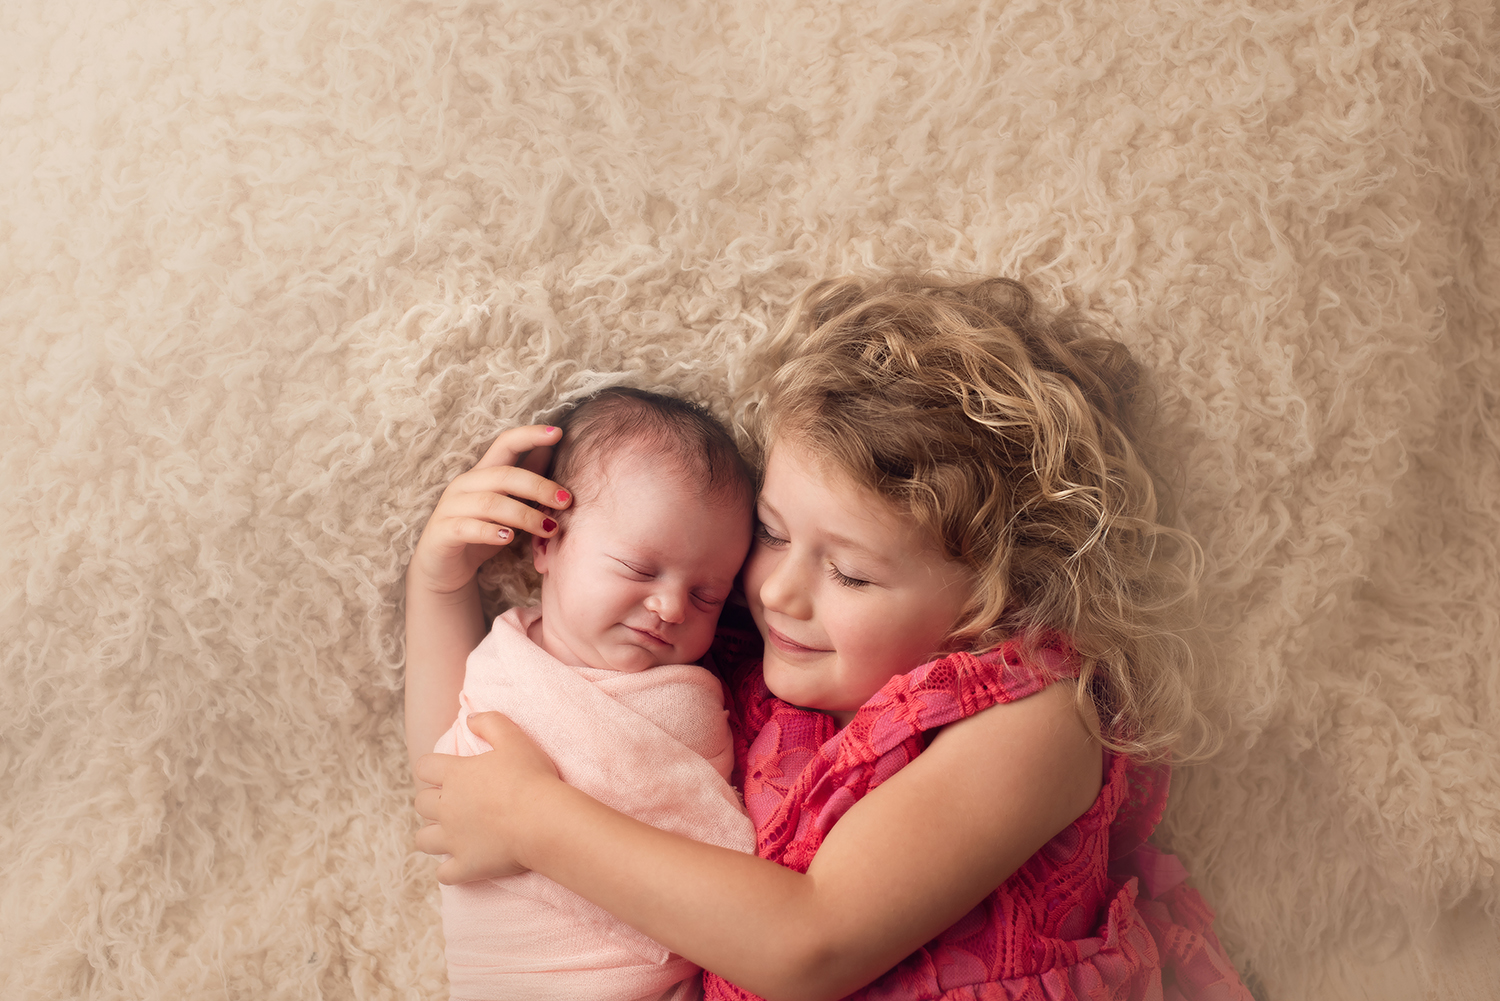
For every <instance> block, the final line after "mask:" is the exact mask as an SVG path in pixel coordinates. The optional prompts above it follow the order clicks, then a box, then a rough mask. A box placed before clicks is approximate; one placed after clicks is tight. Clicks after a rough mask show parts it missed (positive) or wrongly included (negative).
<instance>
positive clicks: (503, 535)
mask: <svg viewBox="0 0 1500 1001" xmlns="http://www.w3.org/2000/svg"><path fill="white" fill-rule="evenodd" d="M497 534H498V535H499V536H500V541H501V542H509V541H510V529H508V528H502V529H500V530H499V532H498V533H497Z"/></svg>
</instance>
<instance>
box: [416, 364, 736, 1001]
mask: <svg viewBox="0 0 1500 1001" xmlns="http://www.w3.org/2000/svg"><path fill="white" fill-rule="evenodd" d="M560 426H561V427H562V429H563V433H562V437H561V440H560V444H559V445H558V447H557V449H556V451H555V454H554V456H553V462H552V469H551V473H550V476H551V479H552V480H554V481H556V482H558V483H562V484H565V485H566V486H567V487H568V488H570V489H571V490H572V498H571V499H572V505H571V507H570V508H568V509H567V510H561V511H555V512H549V513H555V514H556V519H555V521H554V520H553V519H552V518H551V517H549V518H548V519H546V520H545V521H544V522H543V529H544V531H551V532H553V533H554V534H552V535H551V537H550V538H549V537H546V536H545V535H541V534H538V535H536V536H534V537H533V539H532V559H533V561H534V563H535V566H536V569H537V571H538V572H539V573H540V574H541V577H542V591H541V603H540V604H539V605H538V606H536V607H533V608H525V609H511V610H510V611H508V612H506V613H505V614H503V615H502V616H500V617H499V618H498V619H496V620H495V623H494V625H493V628H492V629H491V630H490V632H489V634H488V635H487V636H486V637H485V638H484V640H483V641H482V642H480V644H479V645H478V647H477V648H475V649H474V651H473V652H472V653H471V654H470V655H469V657H468V661H467V664H466V666H465V671H464V676H463V689H462V692H461V694H460V696H459V700H458V706H457V707H456V708H457V709H458V718H457V720H456V721H455V722H454V723H453V725H452V726H451V727H450V728H449V729H448V731H447V732H446V733H444V734H443V736H442V737H441V738H440V739H439V740H438V741H437V744H436V747H435V748H434V749H435V750H436V751H438V752H440V753H447V754H459V755H469V754H478V753H482V752H484V751H487V750H489V745H488V744H486V743H485V742H484V741H483V740H481V739H480V738H478V737H476V736H475V735H474V734H473V733H471V732H470V731H469V730H468V728H467V726H466V725H465V723H464V720H465V718H466V717H467V716H468V714H470V713H475V712H481V711H485V710H498V711H500V712H503V713H505V714H506V715H507V716H509V717H510V718H511V719H512V720H513V721H514V722H516V723H517V724H518V725H519V726H520V727H521V728H522V729H523V730H525V731H526V733H527V734H528V735H529V736H531V737H532V739H533V740H535V741H536V742H537V743H538V744H539V745H540V746H541V748H542V749H543V750H544V751H546V752H547V754H548V755H549V756H550V757H551V758H552V760H553V762H554V764H555V765H556V766H557V769H558V772H559V774H560V775H561V777H562V778H563V780H564V781H566V782H568V783H570V784H572V785H574V786H576V787H578V788H580V789H582V790H584V791H585V792H587V793H589V794H590V795H591V796H593V797H595V798H596V799H599V800H601V801H602V802H604V803H606V804H608V805H610V806H612V807H614V808H615V809H617V810H619V811H621V812H622V813H626V814H629V815H631V816H634V817H636V818H638V819H640V820H643V821H645V822H647V823H650V824H652V825H654V826H656V827H660V828H663V829H666V830H670V831H674V832H676V833H679V834H683V835H686V836H688V837H692V838H695V839H697V840H700V841H706V842H710V843H713V844H718V845H721V846H724V847H727V848H733V849H736V850H739V851H744V852H753V851H754V847H755V845H754V837H753V833H752V830H751V825H750V822H749V821H748V819H746V817H745V816H744V813H743V810H742V808H741V805H740V801H739V797H738V795H737V794H736V792H735V790H734V788H733V787H732V786H731V785H730V784H729V781H728V780H729V773H730V770H731V768H732V767H733V763H734V752H733V746H732V744H731V740H730V734H729V726H728V722H727V718H726V713H725V709H724V700H723V694H724V693H723V687H722V686H721V684H720V683H719V681H718V679H717V678H716V677H715V676H714V675H713V674H711V673H710V672H708V671H707V670H705V669H703V668H701V667H697V666H694V664H693V663H692V662H693V661H696V660H697V659H699V658H700V657H702V656H703V655H704V653H706V652H707V650H708V647H709V643H710V641H711V640H712V639H713V635H714V629H715V626H716V624H717V622H718V618H719V611H720V609H721V608H722V607H723V605H724V602H725V601H726V599H728V597H729V592H730V589H731V588H732V587H733V585H734V579H735V576H736V574H737V573H738V572H739V568H740V564H741V563H742V562H743V560H744V558H745V554H746V551H747V550H748V548H749V545H750V533H751V518H752V515H751V511H752V505H753V500H754V498H753V486H752V483H751V478H750V474H749V471H748V469H747V467H746V466H745V464H744V462H743V460H742V459H741V457H740V455H739V453H738V451H737V450H736V449H735V447H734V443H733V441H732V439H731V438H730V437H729V435H728V434H727V432H725V430H724V429H723V427H722V426H721V425H720V424H719V423H718V422H717V421H716V420H714V419H713V418H712V417H711V416H710V415H709V414H707V413H706V412H705V411H702V410H701V409H699V408H697V407H694V406H691V405H689V404H686V403H684V402H682V401H679V400H674V399H671V398H668V397H662V396H658V395H655V394H648V393H642V392H639V391H635V390H625V389H611V390H604V391H602V392H600V393H598V394H595V395H594V396H592V397H590V398H589V399H588V400H586V401H585V402H583V403H582V404H580V405H579V406H577V407H576V408H575V409H574V410H572V411H571V412H570V413H569V414H568V415H567V417H565V418H564V419H563V421H562V422H561V424H560ZM481 465H483V463H481ZM455 482H457V481H455ZM441 506H442V505H441V504H440V508H441ZM436 517H437V516H436V514H435V515H434V520H436ZM429 530H431V529H429ZM499 531H501V532H503V531H504V530H499ZM502 537H504V536H503V535H502ZM414 562H415V561H414ZM408 614H409V615H410V614H411V613H410V611H409V612H408ZM409 631H410V629H409ZM414 680H415V679H414V678H413V677H411V675H410V673H409V676H408V682H407V684H408V687H409V688H410V686H411V685H412V684H413V682H414ZM411 696H412V693H411V692H410V691H409V692H408V700H409V702H408V704H409V707H410V699H411ZM409 715H410V711H409ZM443 931H444V935H445V937H446V940H447V961H448V977H449V985H450V991H451V993H452V996H453V997H454V998H456V999H498V998H529V999H575V998H589V999H611V998H618V999H622V1001H623V999H636V998H641V999H657V998H670V999H674V1001H682V999H691V998H695V997H697V996H698V994H699V991H700V988H699V976H698V968H697V967H696V966H694V965H693V964H691V963H689V962H688V961H687V960H684V959H682V958H681V957H678V956H676V955H673V954H671V953H670V952H668V950H666V949H665V948H663V947H662V946H660V945H658V944H657V943H656V942H654V941H653V940H651V939H650V938H647V937H646V936H645V935H642V934H641V933H639V932H637V931H635V930H634V929H632V928H630V927H628V926H626V925H624V924H621V923H620V922H619V921H617V920H616V919H615V918H613V917H611V916H610V915H609V914H607V913H606V912H604V911H603V910H601V909H599V908H598V907H596V906H594V905H593V904H591V903H589V902H588V901H586V900H584V899H583V898H582V897H579V896H577V895H576V894H574V893H572V892H571V891H568V890H566V889H564V888H562V887H560V886H558V885H557V884H555V883H553V882H551V881H550V880H547V879H545V878H543V877H541V876H537V875H535V874H531V873H524V874H522V875H519V876H513V877H508V878H505V879H498V880H486V881H480V882H476V883H464V884H459V885H456V886H444V887H443Z"/></svg>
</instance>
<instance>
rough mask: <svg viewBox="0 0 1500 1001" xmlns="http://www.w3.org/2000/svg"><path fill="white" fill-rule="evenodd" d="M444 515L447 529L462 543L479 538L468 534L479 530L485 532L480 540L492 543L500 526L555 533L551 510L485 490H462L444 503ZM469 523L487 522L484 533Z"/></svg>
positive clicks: (546, 533) (538, 533)
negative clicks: (447, 524)
mask: <svg viewBox="0 0 1500 1001" xmlns="http://www.w3.org/2000/svg"><path fill="white" fill-rule="evenodd" d="M443 515H444V517H445V519H446V520H447V521H448V523H449V526H450V527H449V531H450V532H452V533H453V534H454V536H455V537H461V538H462V539H463V541H464V542H475V541H479V540H476V539H474V538H471V537H470V533H471V532H472V531H479V532H480V534H481V535H484V539H483V540H482V541H484V542H488V543H492V544H493V543H494V541H495V539H496V538H497V537H498V536H497V534H496V533H497V531H498V530H499V529H501V528H509V529H515V530H517V531H522V532H530V533H531V534H532V535H540V536H544V537H549V538H550V537H551V536H552V535H554V534H555V533H556V532H557V520H556V519H555V518H553V517H552V513H551V512H548V511H539V510H537V509H536V508H534V507H530V506H528V505H526V504H522V503H521V502H520V501H518V500H516V499H515V498H514V497H508V496H506V495H505V494H500V493H491V492H488V491H476V492H473V493H464V494H460V495H458V496H457V497H454V498H453V499H452V500H450V501H449V502H448V503H447V505H446V506H445V508H444V511H443ZM469 522H484V523H488V525H489V530H488V532H485V531H483V530H480V529H473V528H471V527H470V526H469V524H468V523H469Z"/></svg>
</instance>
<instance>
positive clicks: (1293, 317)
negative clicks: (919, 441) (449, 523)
mask: <svg viewBox="0 0 1500 1001" xmlns="http://www.w3.org/2000/svg"><path fill="white" fill-rule="evenodd" d="M1497 52H1500V18H1497V15H1496V11H1495V8H1494V5H1493V4H1492V3H1488V2H1484V0H1453V2H1436V3H1433V2H1423V3H1416V2H1403V0H1394V2H1388V3H1380V4H1360V3H1354V2H1352V0H1350V2H1335V0H1329V2H1307V3H1289V2H1276V0H1268V2H1264V3H1253V4H1252V3H1250V2H1247V0H1223V2H1214V3H1208V4H1201V5H1179V4H1171V3H1147V2H1137V0H1125V2H1120V3H1114V2H1110V3H1105V2H1102V0H1099V2H1090V0H1082V2H1070V0H1063V2H1061V3H1048V4H1038V3H1030V2H1016V3H988V2H978V3H976V2H973V0H964V2H948V0H936V2H917V0H890V2H879V3H877V2H873V0H870V2H866V0H848V2H833V0H817V2H814V3H812V4H808V3H792V2H784V0H764V2H761V3H751V2H741V3H734V2H722V3H720V2H709V3H705V4H683V5H673V4H665V3H657V2H651V0H635V2H632V0H620V2H612V3H610V2H587V0H586V2H581V3H578V4H571V5H562V6H559V5H555V4H541V3H510V2H503V0H502V2H495V3H468V2H458V0H454V2H439V0H432V2H406V3H388V4H370V3H358V2H353V0H311V2H308V3H293V2H290V0H265V2H260V3H250V2H241V3H231V2H217V0H216V2H210V0H180V2H176V3H171V4H163V3H145V2H111V0H105V2H98V3H94V2H89V3H84V2H79V0H75V2H72V3H65V2H57V0H47V2H45V3H43V2H41V0H15V2H8V3H6V4H5V5H4V6H3V8H0V54H3V58H0V74H3V86H0V182H3V183H0V202H3V213H0V325H3V326H0V329H3V331H4V361H5V364H4V367H3V369H0V442H3V457H0V491H3V497H4V504H3V508H0V516H3V519H4V535H3V538H4V540H5V544H4V546H3V547H0V610H3V628H4V634H3V635H4V640H3V648H0V649H3V660H0V726H3V737H0V873H3V878H0V941H3V942H4V947H3V950H0V951H3V957H0V992H3V994H4V996H5V997H6V998H10V999H43V998H47V999H53V998H99V999H104V998H109V999H116V998H119V999H124V998H132V999H146V998H150V999H168V998H171V999H176V998H256V999H272V998H289V999H290V998H299V999H300V998H308V997H324V998H386V997H415V996H421V997H441V996H443V995H444V992H445V990H446V988H445V984H444V982H443V972H442V970H443V966H442V941H441V934H440V931H439V926H438V912H437V886H436V883H435V882H434V880H433V876H432V872H433V869H434V864H433V862H432V860H430V859H428V858H427V857H425V856H421V855H418V854H415V853H414V852H413V850H412V847H411V838H412V834H413V832H414V830H415V815H414V814H413V812H412V811H411V809H410V791H409V787H408V783H407V778H406V770H405V759H404V751H403V745H402V736H401V718H400V704H401V701H400V693H401V665H402V629H401V608H400V601H401V593H402V592H401V579H402V573H403V570H404V567H405V564H406V560H407V558H408V556H409V554H410V552H411V550H412V547H413V545H414V543H415V541H416V538H417V535H418V533H419V532H420V529H421V527H422V524H423V522H424V520H425V519H426V517H427V515H428V513H429V512H430V511H431V509H432V506H433V504H434V503H435V501H436V499H437V496H438V494H439V493H440V491H441V489H442V487H443V485H444V484H446V482H447V481H448V480H449V479H450V478H451V477H452V476H454V475H455V474H456V473H458V472H459V471H461V470H462V469H464V468H466V467H467V466H468V465H469V464H470V463H471V462H472V461H473V459H474V458H475V457H476V456H477V455H478V454H479V453H480V451H481V450H482V449H483V447H484V446H485V444H486V443H487V442H488V441H489V439H490V438H491V437H492V436H493V435H494V434H495V432H496V431H497V430H498V429H499V428H501V427H504V426H506V425H509V424H514V423H517V422H524V421H529V420H531V419H533V417H535V416H538V415H543V414H545V413H547V412H548V411H549V409H550V408H552V407H553V406H555V405H556V404H557V403H558V402H559V401H561V400H563V399H565V398H568V397H570V396H573V395H576V394H579V393H582V392H584V391H586V390H588V389H590V388H592V387H595V386H597V385H599V384H601V383H604V382H613V381H617V380H630V381H633V382H635V383H637V384H639V385H642V386H646V387H650V388H666V389H671V390H673V391H676V392H678V393H682V394H686V395H689V396H693V397H695V398H698V399H701V400H704V401H706V402H708V403H709V404H710V405H711V406H713V407H714V408H716V409H717V410H718V411H719V412H720V413H721V414H727V413H729V412H730V410H731V408H732V404H733V400H734V398H735V394H736V393H737V392H738V391H740V390H741V389H742V388H743V386H744V385H745V384H746V382H747V380H748V379H749V378H750V377H751V376H752V375H753V374H754V365H755V349H756V345H757V344H758V343H759V342H760V341H761V339H762V338H763V337H764V336H765V334H766V331H767V328H768V326H772V325H774V324H775V323H777V322H778V320H779V318H780V316H781V314H782V311H783V308H784V307H785V305H786V304H787V303H788V302H789V301H790V299H791V298H792V296H793V295H794V294H795V293H796V292H797V291H798V290H799V289H800V288H801V287H802V286H803V285H804V284H806V283H807V282H808V281H809V280H811V279H812V278H814V277H819V276H823V275H825V274H830V273H837V272H842V271H846V270H859V269H884V268H895V267H918V268H925V267H940V268H951V269H960V270H964V271H972V272H982V273H994V274H1005V275H1012V276H1018V277H1022V278H1024V279H1026V280H1027V281H1029V282H1030V283H1031V284H1032V285H1033V287H1034V288H1035V289H1036V290H1037V292H1038V294H1039V295H1040V296H1041V297H1042V298H1043V299H1045V300H1048V301H1051V302H1053V303H1060V302H1062V301H1063V299H1064V298H1065V297H1067V298H1072V299H1074V300H1077V301H1081V302H1084V303H1086V304H1087V305H1088V307H1089V308H1090V309H1091V311H1092V313H1093V315H1094V316H1095V317H1096V318H1097V319H1099V320H1100V321H1101V322H1103V323H1104V324H1105V325H1106V326H1107V327H1108V329H1110V330H1111V331H1112V332H1114V333H1115V334H1116V335H1117V336H1118V337H1120V338H1121V339H1123V340H1124V341H1125V342H1127V343H1128V344H1129V345H1130V346H1131V347H1132V348H1134V349H1135V350H1136V351H1137V352H1138V353H1139V354H1140V355H1141V356H1142V357H1143V358H1144V359H1145V360H1147V361H1148V362H1149V364H1150V365H1151V366H1152V367H1153V368H1154V369H1155V370H1156V372H1157V374H1158V379H1159V382H1160V384H1161V387H1162V393H1163V406H1164V407H1165V410H1166V414H1167V417H1168V418H1169V423H1170V424H1171V425H1172V426H1173V427H1175V428H1176V429H1177V438H1178V440H1177V441H1175V442H1174V445H1175V446H1176V447H1178V448H1179V451H1180V455H1181V464H1182V482H1183V483H1184V499H1185V507H1186V512H1187V516H1188V518H1189V520H1190V521H1191V523H1192V526H1193V528H1194V530H1195V531H1196V533H1197V534H1198V536H1199V538H1200V540H1201V541H1202V542H1203V544H1204V546H1205V548H1206V549H1207V550H1208V553H1209V555H1210V558H1211V559H1212V561H1213V569H1212V572H1211V576H1210V579H1209V581H1208V598H1209V609H1210V625H1211V626H1212V627H1213V629H1214V632H1215V636H1216V653H1217V671H1218V673H1219V676H1220V677H1221V678H1222V679H1223V681H1224V685H1225V689H1226V700H1227V702H1226V704H1227V707H1228V710H1229V720H1230V724H1229V730H1228V735H1227V742H1226V744H1225V747H1224V750H1223V751H1222V753H1221V754H1219V755H1218V756H1217V757H1216V758H1215V759H1214V760H1212V761H1210V762H1208V763H1206V764H1203V765H1200V766H1197V767H1194V768H1192V769H1184V770H1182V771H1181V772H1180V773H1179V778H1178V783H1177V788H1176V789H1175V791H1174V794H1173V803H1172V807H1171V811H1170V815H1169V818H1168V823H1167V825H1166V826H1165V828H1164V831H1163V835H1164V837H1165V838H1166V840H1168V841H1169V842H1170V844H1171V845H1172V846H1173V847H1174V848H1175V849H1176V850H1178V851H1179V852H1180V853H1181V854H1182V855H1183V856H1184V858H1185V860H1186V861H1187V862H1188V864H1189V868H1190V869H1191V871H1192V872H1193V873H1194V877H1195V882H1196V884H1197V885H1198V886H1199V887H1200V888H1201V889H1202V890H1203V891H1204V893H1205V895H1206V896H1207V897H1208V899H1209V900H1210V902H1211V903H1212V904H1213V905H1214V906H1215V908H1216V909H1217V911H1218V913H1219V929H1220V932H1221V934H1222V936H1223V938H1224V940H1225V942H1226V944H1227V945H1228V947H1229V948H1230V950H1231V952H1232V953H1233V955H1234V956H1235V958H1236V961H1237V962H1238V963H1239V964H1240V966H1241V968H1242V969H1243V970H1244V971H1245V972H1246V974H1247V975H1248V976H1249V977H1251V978H1253V979H1254V980H1255V981H1256V982H1258V983H1259V985H1260V986H1259V987H1258V988H1257V989H1258V990H1259V991H1260V992H1261V993H1262V994H1263V995H1264V996H1265V997H1266V998H1267V999H1268V1001H1281V999H1297V998H1302V997H1330V998H1337V997H1345V996H1347V997H1363V996H1366V995H1363V994H1358V993H1353V992H1355V991H1356V990H1357V989H1363V988H1356V987H1354V986H1351V985H1352V984H1355V982H1356V981H1357V980H1358V979H1359V975H1360V972H1359V971H1360V970H1362V969H1363V970H1365V971H1366V973H1367V974H1368V972H1369V970H1371V969H1373V967H1370V965H1369V964H1370V963H1373V962H1374V961H1375V960H1377V959H1381V958H1384V957H1386V956H1389V955H1393V954H1394V955H1396V956H1397V957H1398V959H1399V958H1400V957H1401V956H1407V957H1408V959H1407V960H1405V961H1404V962H1406V966H1405V967H1404V969H1406V970H1407V974H1406V975H1409V976H1410V977H1413V978H1415V980H1413V983H1414V985H1415V986H1414V988H1413V996H1414V995H1415V992H1417V991H1425V990H1427V989H1429V988H1431V989H1433V990H1436V989H1437V988H1436V987H1435V986H1434V985H1437V984H1439V978H1440V977H1441V976H1443V975H1444V974H1443V970H1444V969H1448V968H1450V967H1457V966H1461V965H1462V964H1463V963H1465V962H1470V961H1472V960H1473V957H1474V953H1475V952H1477V947H1475V948H1471V949H1470V951H1469V953H1467V954H1465V953H1462V950H1460V952H1459V953H1458V954H1456V958H1450V959H1444V958H1442V957H1444V956H1453V955H1455V954H1454V953H1453V948H1452V947H1449V946H1444V948H1447V949H1448V951H1447V952H1444V951H1443V949H1442V948H1437V947H1433V946H1429V945H1425V944H1424V943H1427V942H1428V941H1429V932H1428V929H1429V928H1430V927H1431V926H1432V925H1433V924H1434V922H1438V921H1439V920H1440V916H1441V915H1444V914H1447V915H1449V916H1448V917H1447V918H1443V919H1442V920H1444V921H1446V922H1447V924H1443V925H1440V928H1450V926H1452V925H1453V923H1454V922H1455V921H1457V920H1458V919H1457V918H1455V917H1454V915H1459V914H1462V915H1468V917H1465V918H1464V919H1463V921H1462V922H1459V923H1460V924H1462V925H1463V926H1464V927H1466V928H1469V929H1470V931H1469V934H1470V935H1471V936H1475V935H1476V934H1477V938H1478V940H1479V943H1480V946H1482V945H1483V940H1484V938H1485V937H1486V936H1485V935H1484V934H1479V933H1475V932H1474V931H1473V929H1474V928H1476V927H1477V928H1480V929H1483V928H1485V927H1488V928H1489V934H1488V936H1487V937H1488V940H1489V943H1490V944H1491V945H1493V941H1494V929H1495V927H1496V913H1497V907H1500V876H1497V873H1496V866H1497V864H1500V668H1497V657H1500V654H1497V651H1500V611H1497V610H1500V573H1497V571H1496V567H1497V566H1500V552H1497V546H1500V543H1497V540H1500V501H1497V498H1500V402H1497V397H1496V390H1495V387H1496V386H1497V385H1500V346H1497V338H1496V323H1497V316H1500V263H1497V262H1500V212H1497V193H1500V176H1497V164H1500V89H1497V88H1500V60H1497V56H1496V53H1497ZM487 581H488V584H489V585H490V587H491V589H492V590H491V601H492V605H493V607H499V606H500V605H501V604H504V603H508V602H511V601H515V600H518V599H519V598H521V597H522V596H523V595H524V593H525V589H526V587H527V580H526V578H525V577H524V576H523V575H522V574H521V573H520V571H519V569H518V568H517V567H516V566H515V565H514V564H506V565H502V566H498V567H496V568H494V569H493V570H492V571H491V572H490V573H489V575H488V577H487ZM1476 922H1477V924H1475V923H1476ZM1486 922H1487V923H1488V924H1487V925H1486ZM1446 934H1447V933H1446V932H1442V933H1441V934H1440V936H1439V937H1440V938H1441V937H1442V935H1446ZM1443 941H1447V939H1444V940H1443ZM1406 942H1410V943H1412V944H1410V945H1403V943H1406ZM1403 950H1404V951H1403ZM1466 956H1467V958H1465V957H1466ZM1434 957H1437V958H1434ZM1351 971H1353V972H1351ZM1413 971H1415V972H1413ZM1382 976H1384V975H1382ZM1351 978H1353V979H1351ZM1423 978H1425V979H1423ZM1367 979H1368V977H1367ZM1390 983H1395V981H1389V982H1388V983H1387V986H1388V987H1389V984H1390ZM1369 996H1377V995H1375V994H1372V995H1369ZM1473 996H1474V997H1479V996H1480V995H1478V994H1475V995H1473Z"/></svg>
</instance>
